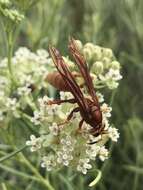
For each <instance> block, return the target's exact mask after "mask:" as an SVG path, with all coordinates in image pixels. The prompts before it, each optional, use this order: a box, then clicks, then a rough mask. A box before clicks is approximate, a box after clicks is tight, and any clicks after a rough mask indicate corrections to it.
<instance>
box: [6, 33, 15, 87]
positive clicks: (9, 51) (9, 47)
mask: <svg viewBox="0 0 143 190" xmlns="http://www.w3.org/2000/svg"><path fill="white" fill-rule="evenodd" d="M12 53H13V35H12V31H8V32H7V57H8V70H9V75H10V79H11V81H12V84H14V83H15V80H14V74H13V69H12V62H11V58H12Z"/></svg>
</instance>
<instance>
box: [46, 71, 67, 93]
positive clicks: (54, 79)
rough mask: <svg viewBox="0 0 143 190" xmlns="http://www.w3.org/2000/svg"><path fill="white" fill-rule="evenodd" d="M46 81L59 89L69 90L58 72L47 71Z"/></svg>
mask: <svg viewBox="0 0 143 190" xmlns="http://www.w3.org/2000/svg"><path fill="white" fill-rule="evenodd" d="M46 81H47V82H49V83H50V84H51V85H52V86H54V87H55V88H57V89H58V90H60V91H69V88H68V86H67V85H66V83H65V81H64V79H63V77H62V76H61V75H60V73H58V72H53V73H49V74H48V75H47V77H46Z"/></svg>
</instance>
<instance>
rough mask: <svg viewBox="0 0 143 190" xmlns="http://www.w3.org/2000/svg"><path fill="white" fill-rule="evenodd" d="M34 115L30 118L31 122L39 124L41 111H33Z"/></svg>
mask: <svg viewBox="0 0 143 190" xmlns="http://www.w3.org/2000/svg"><path fill="white" fill-rule="evenodd" d="M33 114H34V116H33V117H32V118H31V122H32V123H34V124H35V125H39V124H40V123H41V122H40V121H41V118H42V115H41V112H39V111H37V110H36V111H34V113H33Z"/></svg>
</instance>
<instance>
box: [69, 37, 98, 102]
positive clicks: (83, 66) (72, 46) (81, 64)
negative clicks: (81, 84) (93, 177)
mask: <svg viewBox="0 0 143 190" xmlns="http://www.w3.org/2000/svg"><path fill="white" fill-rule="evenodd" d="M69 50H70V52H71V54H72V56H73V57H74V59H75V61H76V64H77V66H78V68H79V70H80V72H81V74H82V76H83V78H84V81H85V84H86V87H87V89H88V92H89V94H90V95H91V97H92V99H93V100H94V101H95V102H97V104H98V99H97V96H96V93H95V90H94V86H93V82H92V78H91V76H90V74H89V70H88V67H87V63H86V60H85V58H84V56H83V55H82V54H81V53H80V51H79V50H78V48H77V45H76V43H75V40H74V39H73V38H71V39H70V41H69Z"/></svg>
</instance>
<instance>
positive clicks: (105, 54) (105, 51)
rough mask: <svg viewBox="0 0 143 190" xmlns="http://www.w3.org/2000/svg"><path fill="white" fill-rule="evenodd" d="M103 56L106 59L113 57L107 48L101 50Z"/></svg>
mask: <svg viewBox="0 0 143 190" xmlns="http://www.w3.org/2000/svg"><path fill="white" fill-rule="evenodd" d="M103 56H104V57H108V58H112V57H113V52H112V50H111V49H109V48H103Z"/></svg>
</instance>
